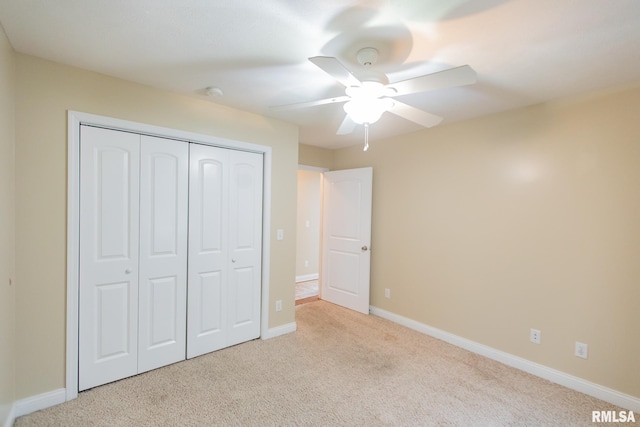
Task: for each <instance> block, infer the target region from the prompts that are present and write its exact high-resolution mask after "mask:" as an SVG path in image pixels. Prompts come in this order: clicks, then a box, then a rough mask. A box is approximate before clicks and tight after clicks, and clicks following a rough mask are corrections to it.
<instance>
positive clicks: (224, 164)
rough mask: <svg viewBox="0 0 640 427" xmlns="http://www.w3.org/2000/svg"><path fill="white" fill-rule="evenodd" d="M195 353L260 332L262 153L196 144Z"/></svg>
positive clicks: (192, 192) (192, 187) (191, 334)
mask: <svg viewBox="0 0 640 427" xmlns="http://www.w3.org/2000/svg"><path fill="white" fill-rule="evenodd" d="M189 179H190V184H189V266H188V270H189V272H188V274H189V284H188V310H187V311H188V321H187V357H188V358H192V357H195V356H199V355H201V354H205V353H208V352H211V351H214V350H218V349H221V348H224V347H228V346H230V345H233V344H237V343H240V342H243V341H247V340H250V339H253V338H257V337H258V336H260V293H261V263H262V250H261V248H262V155H261V154H256V153H248V152H243V151H235V150H226V149H222V148H217V147H209V146H203V145H197V144H192V145H191V155H190V178H189Z"/></svg>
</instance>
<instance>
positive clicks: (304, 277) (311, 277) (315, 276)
mask: <svg viewBox="0 0 640 427" xmlns="http://www.w3.org/2000/svg"><path fill="white" fill-rule="evenodd" d="M318 277H320V275H319V274H318V273H313V274H303V275H302V276H296V283H300V282H308V281H309V280H318Z"/></svg>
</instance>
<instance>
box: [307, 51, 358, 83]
mask: <svg viewBox="0 0 640 427" xmlns="http://www.w3.org/2000/svg"><path fill="white" fill-rule="evenodd" d="M309 61H311V62H313V63H314V64H315V65H316V66H317V67H318V68H320V69H321V70H322V71H324V72H325V73H327V74H329V75H330V76H331V77H333V78H334V79H336V80H337V81H339V82H340V83H342V85H343V86H345V87H349V86H361V85H362V83H360V80H358V79H357V78H356V76H354V75H353V74H351V71H349V70H347V69H346V68H345V67H344V65H342V63H340V61H338V60H337V59H336V58H334V57H333V56H314V57H312V58H309Z"/></svg>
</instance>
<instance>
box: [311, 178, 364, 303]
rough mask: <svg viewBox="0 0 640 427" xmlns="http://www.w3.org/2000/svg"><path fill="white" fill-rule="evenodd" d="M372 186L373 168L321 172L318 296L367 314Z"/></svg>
mask: <svg viewBox="0 0 640 427" xmlns="http://www.w3.org/2000/svg"><path fill="white" fill-rule="evenodd" d="M372 184H373V169H372V168H361V169H349V170H339V171H331V172H325V173H324V183H323V209H322V210H323V215H322V234H323V239H322V278H321V281H322V284H321V286H322V290H321V291H322V292H321V297H322V299H325V300H327V301H329V302H332V303H335V304H338V305H341V306H343V307H346V308H350V309H352V310H355V311H359V312H361V313H366V314H368V313H369V276H370V264H371V252H370V249H369V248H370V246H371V197H372Z"/></svg>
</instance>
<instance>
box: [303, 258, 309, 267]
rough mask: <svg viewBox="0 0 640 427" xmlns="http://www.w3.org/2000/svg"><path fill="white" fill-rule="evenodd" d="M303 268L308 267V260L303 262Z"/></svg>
mask: <svg viewBox="0 0 640 427" xmlns="http://www.w3.org/2000/svg"><path fill="white" fill-rule="evenodd" d="M304 266H305V268H308V267H309V260H308V259H305V260H304Z"/></svg>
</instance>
